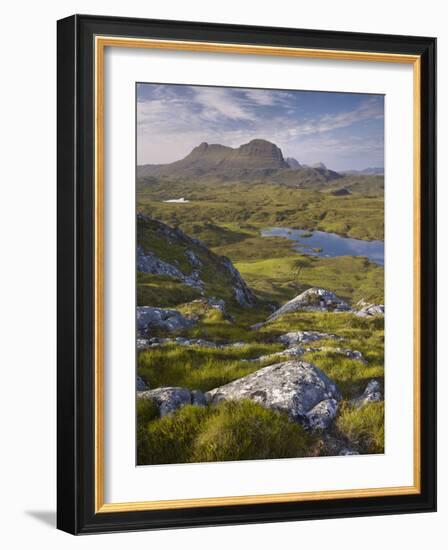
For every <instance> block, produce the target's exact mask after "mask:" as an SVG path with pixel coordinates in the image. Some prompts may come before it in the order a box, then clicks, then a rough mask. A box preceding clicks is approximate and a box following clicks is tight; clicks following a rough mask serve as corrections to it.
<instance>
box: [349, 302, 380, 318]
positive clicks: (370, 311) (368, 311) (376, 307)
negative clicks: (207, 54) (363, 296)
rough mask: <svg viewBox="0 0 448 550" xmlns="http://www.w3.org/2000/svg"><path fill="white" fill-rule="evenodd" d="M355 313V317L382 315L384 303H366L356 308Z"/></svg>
mask: <svg viewBox="0 0 448 550" xmlns="http://www.w3.org/2000/svg"><path fill="white" fill-rule="evenodd" d="M355 315H356V316H357V317H378V316H380V315H384V305H383V304H366V305H365V306H363V307H361V309H359V310H357V311H356V313H355Z"/></svg>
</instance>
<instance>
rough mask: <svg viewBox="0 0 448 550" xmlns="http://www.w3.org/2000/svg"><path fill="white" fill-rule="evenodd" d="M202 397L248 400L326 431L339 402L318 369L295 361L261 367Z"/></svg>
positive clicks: (338, 395) (331, 386)
mask: <svg viewBox="0 0 448 550" xmlns="http://www.w3.org/2000/svg"><path fill="white" fill-rule="evenodd" d="M205 395H206V397H207V399H208V401H209V402H211V403H219V402H220V401H225V400H238V399H250V400H251V401H254V402H255V403H258V404H259V405H261V406H263V407H265V408H267V409H274V410H278V411H282V412H285V413H287V414H288V416H289V418H290V419H291V420H293V421H295V422H299V423H300V424H302V425H303V426H304V427H306V428H311V429H326V428H327V427H328V426H329V425H330V423H331V421H332V420H333V419H334V417H335V416H336V412H337V405H338V401H339V400H340V399H341V394H340V392H339V390H338V388H337V386H336V384H335V383H334V382H332V381H331V380H330V379H329V378H328V377H327V376H326V375H325V374H324V373H323V372H322V371H321V370H320V369H318V368H317V367H316V366H314V365H312V364H311V363H306V362H305V361H297V360H296V361H286V362H284V363H278V364H276V365H270V366H268V367H264V368H262V369H260V370H258V371H256V372H254V373H252V374H249V375H248V376H245V377H244V378H239V379H238V380H234V381H233V382H230V383H229V384H226V385H224V386H221V387H219V388H215V389H213V390H211V391H209V392H207V393H206V394H205ZM327 401H328V402H327Z"/></svg>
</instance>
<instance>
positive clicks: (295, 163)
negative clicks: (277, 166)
mask: <svg viewBox="0 0 448 550" xmlns="http://www.w3.org/2000/svg"><path fill="white" fill-rule="evenodd" d="M285 160H286V162H287V163H288V166H289V167H290V168H293V169H294V170H295V169H297V168H300V162H299V161H298V160H297V159H295V158H293V157H288V158H286V159H285Z"/></svg>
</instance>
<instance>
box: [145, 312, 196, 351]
mask: <svg viewBox="0 0 448 550" xmlns="http://www.w3.org/2000/svg"><path fill="white" fill-rule="evenodd" d="M193 325H194V321H192V320H191V319H187V318H186V317H184V316H183V315H182V314H181V313H179V312H178V311H176V310H175V309H163V308H161V307H151V306H139V307H137V331H138V333H139V335H141V336H146V335H148V334H151V330H152V329H162V330H167V331H176V330H183V329H186V328H189V327H191V326H193ZM137 346H138V341H137Z"/></svg>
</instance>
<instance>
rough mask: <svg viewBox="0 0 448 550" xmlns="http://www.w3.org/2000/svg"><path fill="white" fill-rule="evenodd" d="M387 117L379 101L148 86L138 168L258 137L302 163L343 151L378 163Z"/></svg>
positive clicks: (140, 104)
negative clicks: (197, 148)
mask: <svg viewBox="0 0 448 550" xmlns="http://www.w3.org/2000/svg"><path fill="white" fill-rule="evenodd" d="M312 94H319V95H320V99H319V101H314V100H313V97H316V96H313V95H312ZM341 96H344V98H342V99H344V103H343V107H344V108H342V107H341V105H342V104H341ZM338 101H339V103H338ZM383 116H384V114H383V99H382V97H380V96H365V95H358V94H334V93H328V94H325V93H322V92H317V93H316V92H289V91H275V90H256V89H241V88H219V87H206V86H182V85H149V84H148V85H145V84H141V85H139V88H138V94H137V137H138V162H139V163H165V162H172V161H174V160H177V159H179V158H182V157H183V156H185V155H186V154H188V153H189V152H190V151H191V149H192V148H193V147H195V146H196V145H197V144H198V143H200V142H202V141H207V142H209V143H222V144H224V145H229V146H232V147H236V146H239V145H241V144H242V143H245V142H247V141H250V140H251V139H254V138H259V137H260V138H264V139H268V140H271V141H273V142H275V143H276V144H277V145H279V146H280V147H281V148H282V149H283V151H284V153H285V154H286V155H291V156H297V157H298V158H299V160H301V161H303V162H307V161H308V160H307V157H310V156H312V157H316V158H317V160H323V161H324V162H325V155H327V158H328V157H329V156H330V153H331V157H332V158H333V159H334V158H335V155H336V154H337V152H338V151H339V154H340V155H341V157H342V156H347V155H349V154H350V151H351V152H352V153H351V154H352V156H353V155H354V154H355V151H357V152H358V153H359V152H361V151H363V152H365V154H366V155H370V156H371V157H373V156H378V151H379V150H382V147H383V144H382V132H383V129H382V125H383V121H382V119H383ZM357 137H358V138H359V139H355V138H357ZM342 138H343V139H342ZM319 152H321V154H320V155H319ZM336 158H337V157H336ZM370 164H371V163H370Z"/></svg>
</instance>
